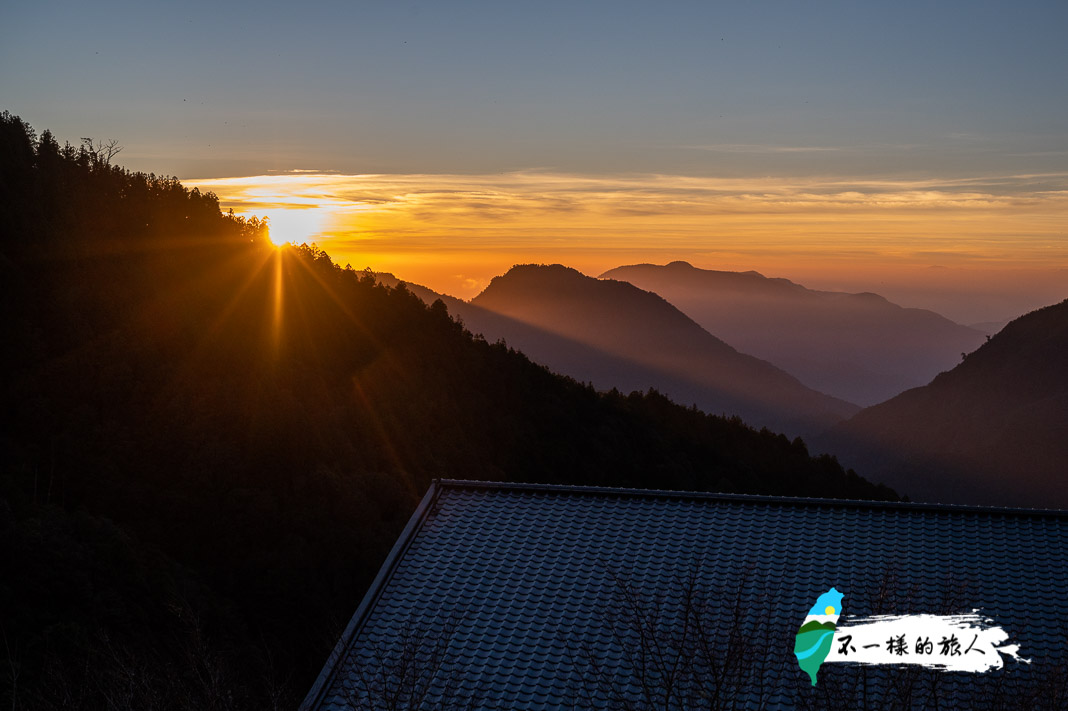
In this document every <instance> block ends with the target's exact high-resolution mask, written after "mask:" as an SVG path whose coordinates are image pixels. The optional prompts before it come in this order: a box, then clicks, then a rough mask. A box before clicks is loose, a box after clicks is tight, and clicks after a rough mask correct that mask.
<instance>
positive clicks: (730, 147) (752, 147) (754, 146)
mask: <svg viewBox="0 0 1068 711" xmlns="http://www.w3.org/2000/svg"><path fill="white" fill-rule="evenodd" d="M683 147H684V148H690V149H692V150H695V151H711V152H714V153H826V152H840V151H842V150H845V149H843V148H842V147H839V146H776V145H766V144H759V143H711V144H707V145H698V146H683Z"/></svg>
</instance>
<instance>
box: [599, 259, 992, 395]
mask: <svg viewBox="0 0 1068 711" xmlns="http://www.w3.org/2000/svg"><path fill="white" fill-rule="evenodd" d="M600 276H601V278H606V279H620V280H625V281H630V282H631V283H633V284H635V285H636V286H638V287H640V288H643V289H647V290H649V291H654V292H656V293H658V294H661V295H662V296H664V297H665V298H666V299H667V300H668V301H670V302H671V303H673V304H674V305H675V306H677V307H678V308H679V309H681V310H682V311H683V312H684V313H686V314H688V315H690V316H691V317H692V318H693V319H694V320H695V321H696V322H697V323H699V324H701V325H702V326H703V327H704V328H705V329H706V330H708V331H710V332H712V333H715V334H717V335H718V336H720V337H721V338H723V339H724V340H725V341H727V342H728V343H731V344H732V345H733V346H735V347H736V348H738V349H739V350H741V351H744V352H746V353H752V354H753V355H755V356H757V357H760V358H762V359H764V360H767V361H769V362H771V363H774V364H775V365H776V366H778V367H780V368H782V369H784V370H786V371H787V372H789V373H791V374H792V375H794V376H795V377H797V378H798V379H800V380H801V382H803V383H805V384H806V385H808V386H809V387H812V388H814V389H816V390H819V391H822V392H826V393H829V394H831V395H834V396H837V397H839V398H843V399H845V400H848V401H850V402H856V403H859V404H861V405H872V404H875V403H877V402H881V401H883V400H886V399H888V398H890V397H893V396H894V395H897V394H898V393H900V392H902V391H904V390H907V389H909V388H911V387H917V386H919V385H923V384H925V383H927V382H929V381H930V379H931V378H933V377H934V376H935V375H936V374H938V373H939V372H941V371H942V370H945V369H947V368H949V367H952V366H953V364H954V363H955V362H956V361H957V359H958V358H959V355H960V353H961V352H970V351H972V350H974V349H975V348H976V347H978V346H979V345H980V344H982V343H983V341H984V338H985V335H986V334H984V333H982V332H980V331H977V330H975V329H970V328H968V327H966V326H961V325H960V324H956V323H954V322H952V321H950V320H949V319H946V318H945V317H944V316H941V315H940V314H937V313H935V312H933V311H930V310H926V309H911V308H905V307H902V306H899V305H897V304H894V303H893V302H890V301H889V300H887V299H886V298H885V297H883V296H881V295H879V294H875V293H872V292H862V293H857V294H850V293H846V292H833V291H818V290H813V289H808V288H806V287H804V286H802V285H800V284H797V283H795V282H793V281H790V280H788V279H784V278H781V277H776V278H769V277H765V276H763V275H762V274H760V273H759V272H755V271H749V272H729V271H716V270H709V269H699V268H697V267H694V266H693V265H691V264H689V263H688V262H682V261H676V262H671V263H669V264H668V265H666V266H657V265H648V264H646V265H631V266H623V267H617V268H615V269H610V270H608V271H606V272H604V273H603V274H601V275H600Z"/></svg>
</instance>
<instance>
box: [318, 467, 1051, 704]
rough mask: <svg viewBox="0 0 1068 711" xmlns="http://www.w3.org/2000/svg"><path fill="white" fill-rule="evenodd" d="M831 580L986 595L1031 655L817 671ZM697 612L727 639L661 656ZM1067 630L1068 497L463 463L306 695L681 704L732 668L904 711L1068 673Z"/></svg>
mask: <svg viewBox="0 0 1068 711" xmlns="http://www.w3.org/2000/svg"><path fill="white" fill-rule="evenodd" d="M832 586H834V587H835V588H837V590H838V591H840V592H842V593H844V596H845V597H844V602H843V618H842V620H841V621H840V624H846V622H847V618H848V617H850V616H851V615H867V614H876V613H881V614H917V613H933V614H952V613H958V612H970V611H972V610H973V609H979V610H981V612H982V614H983V615H985V616H987V617H989V618H991V619H993V620H995V621H996V623H997V624H998V625H999V626H1001V627H1003V628H1004V629H1005V630H1006V631H1008V632H1009V633H1010V635H1011V639H1012V641H1013V642H1015V643H1018V644H1019V645H1020V655H1021V656H1022V657H1024V658H1028V659H1030V660H1031V662H1032V663H1031V664H1023V663H1019V662H1015V661H1014V660H1011V659H1010V660H1008V662H1007V663H1006V666H1005V667H1004V668H1002V669H1000V670H997V671H993V672H987V673H985V674H964V673H961V672H948V673H947V672H938V671H926V670H917V668H915V667H912V668H910V669H905V668H903V667H889V668H888V667H878V668H877V667H864V668H862V667H859V666H856V665H851V664H833V665H825V669H826V671H821V672H820V675H821V676H820V682H819V685H818V686H817V687H812V686H811V684H810V683H809V681H808V678H807V677H806V676H805V675H804V674H803V673H802V672H801V670H800V669H799V668H798V666H797V663H796V660H795V658H794V656H793V640H794V635H795V634H796V633H797V630H798V627H799V625H800V624H801V622H803V621H804V618H805V615H806V613H807V612H808V610H809V608H810V607H811V606H812V604H813V601H815V600H816V598H817V597H818V596H819V595H820V594H821V593H824V592H826V591H827V590H828V589H829V588H830V587H832ZM687 610H690V611H691V612H693V611H696V612H694V613H693V614H694V615H696V617H693V618H692V619H699V621H700V625H702V626H707V627H708V628H709V630H714V631H715V634H714V635H710V639H711V640H712V641H711V642H708V644H710V645H711V646H712V647H713V648H714V652H713V653H710V654H709V655H708V656H707V657H706V658H704V659H705V661H704V662H702V663H693V664H690V665H689V667H688V668H689V672H690V674H689V676H687V675H685V674H680V675H678V677H677V679H676V680H675V682H671V681H670V679H669V677H668V676H664V675H665V674H666V673H667V672H665V670H664V669H660V671H657V670H656V669H655V668H654V667H656V665H657V664H661V663H662V662H664V661H665V660H669V661H670V659H671V652H670V650H669V651H667V652H664V651H663V648H664V647H670V646H671V644H676V643H677V644H678V645H683V646H684V644H685V643H683V642H680V641H679V638H678V637H673V636H672V635H675V634H676V633H677V632H678V630H679V629H681V628H680V625H682V624H683V623H684V622H685V620H687V619H691V618H689V617H687V614H689V613H687V612H686V611H687ZM687 634H689V633H687ZM1066 634H1068V512H1065V511H1044V510H1033V509H1004V508H986V507H971V506H948V505H932V504H915V503H887V502H871V501H848V500H834V499H805V498H784V497H770V496H746V495H732V494H705V493H687V492H672V491H643V490H630V489H610V488H591V487H571V486H541V485H524V484H496V483H487V482H473V481H450V480H445V481H435V482H434V483H433V485H432V486H431V487H430V490H429V491H428V492H427V494H426V496H425V497H424V499H423V500H422V502H421V503H420V505H419V507H418V509H417V510H416V512H415V514H414V515H413V516H412V518H411V520H410V522H409V523H408V526H407V528H406V529H405V530H404V532H403V534H402V535H401V537H400V539H399V540H398V541H397V543H396V545H395V547H394V549H393V551H392V552H391V554H390V555H389V557H388V559H387V560H386V562H385V564H384V565H383V567H382V570H381V571H380V572H379V575H378V577H377V578H376V580H375V581H374V583H373V585H372V586H371V588H370V590H369V591H368V592H367V594H366V596H365V598H364V600H363V602H362V603H361V605H360V607H359V609H357V611H356V613H355V615H354V616H353V618H352V620H351V622H350V623H349V625H348V628H347V629H346V630H345V633H344V635H343V636H342V638H341V640H340V641H339V642H338V645H337V647H336V649H335V650H334V652H333V653H332V654H331V656H330V658H329V659H328V660H327V663H326V665H325V667H324V669H323V671H322V673H321V674H320V676H319V678H318V680H317V681H316V682H315V684H314V686H313V687H312V689H311V691H310V692H309V694H308V696H307V698H306V699H305V701H304V704H303V706H302V708H305V709H330V710H333V709H344V708H354V707H360V708H375V707H376V704H379V703H382V702H381V699H378V700H377V701H376V698H375V697H377V696H382V695H383V694H386V695H388V694H394V695H395V698H393V701H394V702H398V703H394V705H393V706H392V707H396V708H419V707H421V704H423V706H422V707H425V708H441V707H444V708H447V707H449V704H448V703H446V702H448V701H451V702H455V705H456V706H457V707H461V706H462V707H472V708H494V707H497V708H528V709H549V708H560V707H579V708H618V707H620V706H621V705H622V702H623V700H627V701H628V703H629V702H631V701H633V702H634V703H635V707H636V708H652V707H653V706H651V705H648V704H647V705H644V706H643V705H642V703H641V698H642V695H643V693H644V692H643V689H642V679H645V680H646V681H648V680H649V679H650V678H654V679H655V680H656V683H657V684H660V685H664V684H670V683H675V684H676V686H677V687H678V693H679V696H678V698H679V699H683V700H684V698H685V695H686V694H691V695H692V694H694V693H697V691H695V689H697V687H698V686H700V685H701V684H704V683H705V682H704V681H701V680H699V679H697V677H700V675H701V673H703V674H705V676H706V677H709V676H710V675H711V676H715V674H714V672H715V671H716V670H717V669H719V670H720V671H723V672H725V675H724V676H725V678H726V679H727V680H726V681H720V682H716V683H715V689H714V692H715V693H717V694H722V696H721V697H719V698H720V701H719V702H718V703H719V705H720V706H721V707H730V703H729V702H733V703H736V704H738V705H739V707H755V708H769V709H774V708H797V707H804V706H806V705H808V706H810V707H812V708H827V707H832V706H834V704H835V703H840V704H841V705H842V707H845V708H848V707H850V704H851V703H853V704H855V703H856V701H857V698H859V697H858V695H859V694H869V695H870V696H867V697H864V698H866V699H869V700H870V699H877V698H882V699H883V700H887V699H890V698H891V697H892V696H893V695H894V694H901V693H903V692H901V687H902V684H903V683H904V682H907V683H908V684H911V685H912V688H910V690H908V693H911V694H913V696H910V697H908V698H909V699H911V701H909V702H906V703H905V707H906V708H907V707H909V706H910V705H912V706H916V707H922V706H924V705H929V703H930V702H931V700H932V699H931V697H930V696H929V695H930V694H935V695H937V696H938V697H939V698H940V699H941V698H942V697H943V696H944V697H946V698H952V699H956V698H957V697H958V696H960V695H962V694H979V695H983V696H984V697H985V698H987V699H989V698H990V694H992V693H999V692H997V691H996V690H998V689H1001V690H1004V689H1009V690H1010V691H1011V693H1012V694H1014V695H1015V698H1017V699H1022V698H1023V695H1025V694H1029V693H1032V692H1034V693H1035V694H1038V693H1039V692H1041V693H1045V694H1047V695H1049V694H1055V693H1057V692H1056V690H1055V689H1053V685H1052V682H1051V679H1054V678H1055V677H1058V675H1059V674H1060V673H1064V675H1065V678H1068V666H1060V665H1063V664H1064V663H1065V659H1066V657H1065V655H1066ZM658 635H659V636H658ZM706 642H707V640H706ZM680 648H682V647H680ZM687 649H688V651H687V653H686V654H685V655H683V656H687V657H694V658H696V657H697V656H700V655H698V654H697V652H695V651H694V650H693V649H691V648H687ZM658 650H659V651H658ZM657 655H660V656H657ZM675 661H676V663H678V662H679V661H680V660H678V659H677V658H676V659H675ZM683 661H685V660H683ZM702 664H703V665H704V666H702ZM720 664H722V667H720V666H718V665H720ZM732 664H733V665H734V666H731V665H732ZM746 665H749V666H748V667H746ZM668 671H670V670H668ZM658 675H659V676H658ZM695 675H696V676H695ZM672 678H674V677H672ZM910 680H911V681H910ZM917 685H919V686H917ZM1013 685H1016V686H1013ZM920 686H922V687H923V691H922V693H921V692H920V691H918V690H917V689H919V687H920ZM698 691H699V690H698ZM706 692H707V688H706ZM702 693H705V692H702ZM1001 693H1003V692H1001ZM1064 693H1068V689H1065V690H1064ZM923 694H928V696H924V695H923ZM880 695H881V696H880ZM902 698H904V697H902ZM1036 698H1037V697H1036ZM1043 698H1047V697H1043ZM1048 698H1054V697H1053V696H1048ZM461 702H462V703H461ZM1054 703H1060V702H1054ZM465 704H466V705H465ZM387 706H389V705H388V704H383V707H387ZM667 706H668V707H673V706H671V704H670V703H669V704H667ZM674 707H677V708H686V704H685V703H682V702H681V701H680V702H679V703H678V704H677V705H676V706H674ZM1041 707H1042V706H1041V704H1040V703H1038V702H1031V703H1030V705H1029V708H1041ZM1052 707H1053V706H1051V708H1052Z"/></svg>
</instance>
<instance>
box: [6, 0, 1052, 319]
mask: <svg viewBox="0 0 1068 711" xmlns="http://www.w3.org/2000/svg"><path fill="white" fill-rule="evenodd" d="M0 13H2V15H0V19H2V22H0V109H6V110H8V111H11V112H12V113H15V114H17V115H19V116H21V117H22V118H23V119H25V120H27V121H28V122H30V123H31V125H33V126H34V127H35V128H37V129H38V130H43V129H45V128H48V129H51V130H52V131H53V132H54V133H55V134H56V135H57V137H58V138H59V139H60V140H61V141H62V140H69V141H72V142H77V140H78V139H79V138H80V137H82V136H91V137H94V138H97V139H112V138H114V139H117V140H118V141H119V143H120V144H121V145H122V146H123V147H124V150H123V151H122V153H121V154H120V155H119V158H118V160H119V162H121V163H122V164H123V165H125V166H126V167H128V168H131V169H135V170H145V171H151V172H155V173H162V174H166V175H176V176H178V177H179V178H181V179H182V180H183V181H185V182H186V184H189V185H194V184H195V185H202V186H203V187H205V188H206V189H213V190H216V192H218V193H219V195H220V197H221V198H223V203H224V206H226V207H233V208H234V209H235V210H237V211H238V212H241V213H245V214H260V215H267V216H269V217H271V219H272V221H273V223H274V225H275V226H276V228H277V229H276V232H277V234H278V235H280V236H281V237H282V238H283V239H292V240H294V241H301V240H305V239H308V240H314V241H317V242H318V243H319V244H321V245H322V246H324V247H325V248H326V249H327V250H328V251H330V252H331V254H336V255H338V257H339V259H340V261H342V262H345V261H351V262H352V263H353V264H354V265H355V266H357V267H363V266H370V267H372V268H375V269H381V270H384V271H393V272H396V273H398V275H399V276H401V277H402V278H410V279H413V280H421V281H423V283H426V284H427V285H428V286H431V287H432V288H437V289H438V290H440V291H445V292H446V293H453V294H456V295H460V296H471V295H473V294H474V293H477V290H478V289H479V288H481V286H482V285H484V284H485V283H486V282H487V281H488V279H489V278H491V277H492V276H493V275H495V274H499V273H501V272H503V271H504V270H506V269H507V268H508V267H509V266H511V264H512V263H514V262H516V261H540V262H553V261H560V262H564V263H568V264H570V265H572V266H576V267H578V268H580V269H582V270H585V271H586V272H587V273H594V274H596V273H600V272H601V271H604V270H607V269H610V268H612V267H615V266H619V265H620V264H623V263H627V262H631V261H636V260H637V261H658V262H664V261H670V260H671V259H686V260H689V261H691V262H693V263H695V264H696V265H698V266H702V267H707V268H722V269H739V270H745V269H758V270H761V271H764V272H765V273H768V274H769V275H772V276H786V277H788V278H793V279H795V280H798V281H801V282H802V283H804V284H805V285H806V286H811V287H816V288H828V289H843V290H851V291H867V290H870V291H877V292H879V293H882V294H884V295H886V296H888V297H890V298H892V299H894V300H896V301H898V302H899V303H902V304H904V305H913V306H927V307H932V308H937V309H940V310H943V312H945V313H947V315H950V316H951V317H954V318H956V319H958V320H961V321H964V322H968V321H975V322H977V321H983V320H996V319H1003V318H1008V317H1010V316H1014V315H1017V314H1019V313H1022V312H1023V311H1024V310H1026V309H1029V308H1035V307H1038V306H1042V305H1046V304H1048V303H1052V302H1053V301H1055V300H1060V299H1062V298H1064V297H1065V296H1068V293H1065V291H1066V290H1065V288H1064V285H1065V284H1066V283H1068V278H1066V275H1068V234H1066V230H1065V227H1064V225H1065V224H1068V91H1065V86H1066V77H1068V41H1066V39H1065V35H1066V30H1068V2H1064V0H1057V1H1055V2H1013V3H1008V2H975V1H973V2H937V3H931V2H922V3H921V2H893V3H890V2H881V3H872V2H671V3H653V2H646V3H631V2H577V1H573V2H566V3H554V2H539V3H517V2H500V1H498V2H486V3H483V2H462V1H461V2H419V3H411V2H406V3H404V2H307V3H292V2H289V3H275V2H258V3H223V2H211V3H209V2H201V1H199V0H194V1H190V2H183V3H152V2H144V1H141V2H110V1H108V0H104V1H102V2H97V3H82V2H79V3H75V2H70V1H66V2H52V1H49V0H43V1H41V2H34V3H25V2H24V3H20V4H17V5H13V4H10V3H9V4H8V6H6V7H5V8H4V9H3V10H2V11H0ZM291 171H309V172H308V173H299V174H295V175H294V176H291V178H290V179H287V180H284V181H278V180H274V179H273V178H271V179H270V180H266V179H260V178H262V177H263V176H267V177H270V176H277V175H279V174H286V173H288V172H291ZM257 176H260V177H259V178H258V177H257ZM301 176H311V177H308V179H306V180H305V179H304V178H302V177H301ZM316 176H317V177H316ZM336 176H341V177H336ZM383 176H385V177H383ZM238 178H240V180H236V179H238ZM246 178H248V179H246ZM694 179H707V181H708V182H707V183H706V184H701V185H697V184H695V183H694V182H693V181H694ZM547 186H549V187H547ZM721 186H722V189H721ZM491 203H492V204H493V205H494V209H493V210H487V209H485V206H486V205H489V204H491ZM563 205H567V206H568V208H567V209H566V210H565V209H561V207H560V206H563ZM502 215H503V216H506V217H502ZM620 245H625V247H626V248H625V249H622V248H620ZM932 270H934V271H932Z"/></svg>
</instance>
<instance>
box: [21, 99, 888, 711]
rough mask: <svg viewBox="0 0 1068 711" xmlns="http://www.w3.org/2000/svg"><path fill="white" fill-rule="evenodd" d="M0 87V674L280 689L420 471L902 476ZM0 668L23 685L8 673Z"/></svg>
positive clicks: (65, 688) (337, 621) (177, 698)
mask: <svg viewBox="0 0 1068 711" xmlns="http://www.w3.org/2000/svg"><path fill="white" fill-rule="evenodd" d="M109 157H110V156H109V155H108V154H107V153H106V152H101V151H99V150H97V149H96V148H94V146H93V144H92V143H89V142H86V143H84V144H83V145H82V146H81V147H79V148H74V147H71V146H69V145H64V146H60V145H59V144H58V142H56V141H55V139H54V138H53V137H52V136H51V135H50V134H48V133H47V132H46V133H45V134H42V135H41V136H40V137H39V138H38V137H36V136H35V135H34V133H33V131H32V130H31V129H30V128H29V127H28V126H26V125H25V124H24V123H23V122H22V121H21V120H19V119H18V118H16V117H12V116H10V115H9V114H7V113H4V114H0V215H2V216H3V219H0V277H2V278H0V319H2V322H3V324H4V329H5V337H4V339H3V340H2V341H0V358H2V360H0V392H2V394H3V403H4V407H3V410H2V412H0V421H2V423H3V429H2V435H0V603H2V604H3V616H2V618H0V621H2V630H0V631H2V636H3V638H4V644H3V645H0V669H3V670H5V671H4V672H3V674H0V698H2V699H4V700H5V703H7V702H8V701H10V702H11V704H12V705H14V706H15V707H16V708H40V709H51V708H72V707H74V708H80V709H104V708H106V709H113V710H121V709H134V708H155V709H185V708H204V709H208V708H216V709H222V708H225V709H244V708H247V709H264V708H295V706H296V703H297V700H298V699H299V698H301V697H302V696H303V694H304V692H305V691H306V690H307V689H308V687H309V686H310V684H311V682H312V679H313V678H314V675H315V674H316V673H317V672H318V669H319V666H320V664H321V661H322V659H324V658H325V657H326V656H327V654H328V652H329V650H330V649H331V648H332V646H333V644H334V643H335V642H336V640H337V638H338V635H339V633H340V631H341V629H342V628H343V626H344V623H345V621H346V620H347V619H348V618H349V615H350V613H351V611H352V610H353V609H354V608H355V606H356V605H357V603H358V602H359V600H360V598H361V596H362V595H363V591H364V590H365V589H366V586H367V584H368V583H369V582H370V580H371V579H372V577H373V575H374V574H375V572H376V571H377V570H378V568H379V566H380V565H381V563H382V561H383V559H384V558H385V556H386V554H387V553H388V551H389V550H390V548H391V546H392V545H393V542H394V541H395V540H396V537H397V534H398V533H399V532H400V530H401V528H402V527H403V526H404V524H405V522H406V521H407V519H408V517H409V515H410V513H411V511H412V510H413V508H414V506H415V504H416V502H417V501H418V499H419V497H420V496H421V495H422V493H423V492H424V491H426V489H427V487H428V485H429V483H430V481H431V480H432V479H433V478H435V477H452V478H468V479H471V478H474V479H493V480H506V481H541V482H558V483H565V482H572V483H585V484H605V485H622V486H645V487H658V488H680V489H698V490H701V489H705V490H720V491H749V492H757V493H769V494H813V493H819V494H820V495H823V496H827V495H838V496H843V497H857V498H882V497H892V496H893V493H892V492H890V491H888V490H886V489H885V488H881V487H876V486H873V485H871V484H869V483H868V482H866V481H863V480H862V479H860V478H858V477H857V476H856V475H854V474H851V473H847V472H845V471H843V470H842V468H841V467H840V466H839V465H838V463H837V462H836V461H835V460H833V459H832V458H830V457H818V458H813V457H811V456H809V453H808V451H807V449H806V447H805V445H804V443H803V442H801V440H794V441H790V440H788V439H787V438H786V437H784V436H782V435H776V434H773V433H770V432H757V431H755V430H753V429H751V428H748V427H746V426H744V425H743V424H742V423H740V422H738V421H735V420H726V419H722V418H718V417H711V416H706V415H704V414H702V413H699V412H696V411H693V410H689V409H686V408H683V407H680V406H677V405H675V404H672V403H671V402H669V401H668V400H667V399H666V398H664V397H663V396H661V395H658V394H655V393H649V394H644V395H643V394H634V395H631V396H629V397H628V396H623V395H621V394H619V393H618V392H615V393H607V394H599V393H597V392H595V391H594V390H593V389H592V388H589V387H585V386H583V385H580V384H578V383H576V382H574V381H573V380H569V379H566V378H563V377H559V376H555V375H553V374H551V373H550V372H549V371H548V370H547V369H545V368H543V367H540V366H537V365H535V364H533V363H531V362H530V361H529V360H528V359H527V358H526V357H525V356H523V355H522V354H520V353H518V352H516V351H514V350H510V349H508V348H507V347H504V346H502V345H497V344H491V343H487V342H486V341H485V340H482V339H477V338H475V337H473V336H472V335H471V334H470V333H468V332H465V331H464V330H463V328H461V327H460V326H459V325H458V324H457V323H455V322H454V321H453V320H451V319H450V318H449V317H448V314H447V312H446V309H445V308H444V305H443V304H435V305H433V306H430V307H428V306H426V305H425V304H424V303H423V302H422V301H420V300H419V299H418V298H416V297H415V296H413V295H412V293H411V292H410V291H409V290H408V289H406V288H400V287H398V288H394V289H390V288H387V287H384V286H381V285H379V284H376V283H375V280H374V278H373V277H371V276H370V275H369V274H363V273H358V272H354V271H352V270H343V269H340V268H339V267H337V266H336V265H334V264H333V263H332V262H331V260H330V258H329V257H328V256H327V255H326V254H325V253H323V252H322V251H320V250H317V249H314V248H309V247H301V248H292V247H290V248H284V249H276V248H274V247H273V246H272V245H271V244H270V242H269V241H268V240H267V236H266V234H265V230H264V226H263V225H262V224H261V223H260V222H258V221H256V220H248V221H246V220H243V219H239V218H235V217H233V216H231V215H224V214H222V213H221V212H220V210H219V203H218V200H217V199H216V197H215V196H214V195H211V194H201V193H200V192H198V191H196V190H192V191H190V190H186V189H185V188H183V187H182V186H181V184H180V183H179V182H178V181H177V180H176V179H173V178H160V177H156V176H152V175H143V174H132V173H129V172H127V171H125V170H122V169H121V168H118V167H115V166H113V165H110V162H109ZM16 679H17V686H18V688H17V690H15V689H13V688H12V686H13V684H12V682H13V681H14V680H16Z"/></svg>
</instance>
